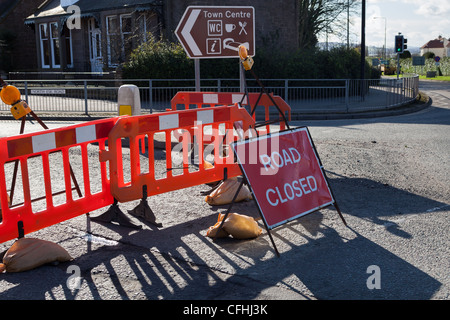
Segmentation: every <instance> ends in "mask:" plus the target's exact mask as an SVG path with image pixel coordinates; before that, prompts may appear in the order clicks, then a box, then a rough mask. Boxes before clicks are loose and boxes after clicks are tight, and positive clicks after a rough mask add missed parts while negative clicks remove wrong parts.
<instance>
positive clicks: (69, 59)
mask: <svg viewBox="0 0 450 320" xmlns="http://www.w3.org/2000/svg"><path fill="white" fill-rule="evenodd" d="M63 39H64V43H65V45H66V65H67V67H69V68H73V49H72V30H71V29H69V28H67V27H66V26H64V29H63Z"/></svg>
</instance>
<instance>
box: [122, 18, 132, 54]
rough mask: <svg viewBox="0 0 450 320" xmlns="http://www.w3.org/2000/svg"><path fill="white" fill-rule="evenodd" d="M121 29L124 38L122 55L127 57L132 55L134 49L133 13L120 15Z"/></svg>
mask: <svg viewBox="0 0 450 320" xmlns="http://www.w3.org/2000/svg"><path fill="white" fill-rule="evenodd" d="M120 30H121V38H122V56H123V58H124V59H126V58H127V57H128V56H129V55H130V53H131V50H133V41H132V40H133V39H132V33H133V30H132V24H131V14H123V15H121V16H120Z"/></svg>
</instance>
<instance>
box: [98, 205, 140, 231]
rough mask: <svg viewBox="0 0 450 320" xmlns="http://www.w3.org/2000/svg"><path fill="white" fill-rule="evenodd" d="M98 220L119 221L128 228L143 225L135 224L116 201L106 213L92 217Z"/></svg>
mask: <svg viewBox="0 0 450 320" xmlns="http://www.w3.org/2000/svg"><path fill="white" fill-rule="evenodd" d="M91 220H92V221H96V222H117V223H118V224H119V225H121V226H123V227H128V228H134V229H140V228H142V226H140V225H137V224H135V223H134V222H132V221H131V220H130V218H128V217H127V216H126V215H125V214H124V213H123V212H122V211H121V210H120V208H119V206H118V205H117V202H116V201H115V202H114V204H113V205H111V206H110V207H109V209H108V210H106V211H105V212H104V213H102V214H101V215H99V216H98V217H91Z"/></svg>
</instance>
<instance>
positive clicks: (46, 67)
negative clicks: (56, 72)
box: [39, 23, 50, 69]
mask: <svg viewBox="0 0 450 320" xmlns="http://www.w3.org/2000/svg"><path fill="white" fill-rule="evenodd" d="M41 27H44V29H45V30H44V33H46V34H47V36H46V38H42V31H41ZM44 41H48V48H49V50H50V36H49V30H48V24H47V23H41V24H39V43H40V45H41V66H42V68H43V69H49V68H50V61H49V64H45V53H44ZM49 54H50V52H49Z"/></svg>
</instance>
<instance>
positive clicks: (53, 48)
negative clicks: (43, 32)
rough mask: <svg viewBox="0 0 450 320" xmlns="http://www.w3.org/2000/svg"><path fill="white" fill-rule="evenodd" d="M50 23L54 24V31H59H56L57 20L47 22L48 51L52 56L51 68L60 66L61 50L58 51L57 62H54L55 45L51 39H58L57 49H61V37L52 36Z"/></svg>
mask: <svg viewBox="0 0 450 320" xmlns="http://www.w3.org/2000/svg"><path fill="white" fill-rule="evenodd" d="M52 25H55V28H56V31H57V32H58V35H59V31H58V22H49V24H48V35H49V38H50V48H51V50H50V52H51V56H52V66H53V68H61V51H60V52H59V64H56V62H55V57H56V55H55V45H54V43H53V40H58V41H59V50H60V49H61V38H60V37H58V38H53V32H52Z"/></svg>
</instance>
